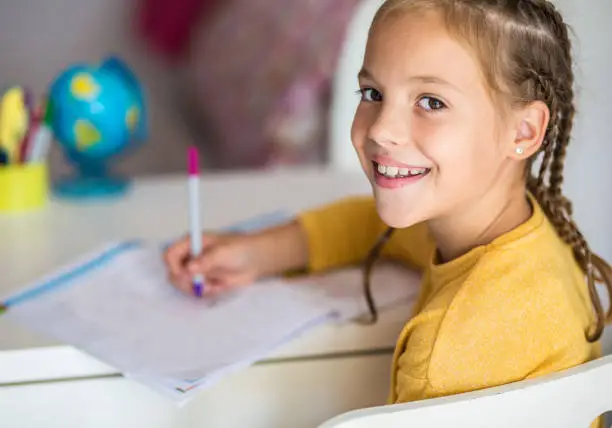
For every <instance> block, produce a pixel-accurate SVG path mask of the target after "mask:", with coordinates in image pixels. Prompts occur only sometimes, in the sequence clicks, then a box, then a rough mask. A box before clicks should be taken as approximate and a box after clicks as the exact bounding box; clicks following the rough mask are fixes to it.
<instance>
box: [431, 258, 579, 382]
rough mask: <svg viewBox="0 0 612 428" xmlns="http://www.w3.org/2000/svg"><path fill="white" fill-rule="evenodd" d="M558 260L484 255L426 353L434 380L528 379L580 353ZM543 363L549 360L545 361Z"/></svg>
mask: <svg viewBox="0 0 612 428" xmlns="http://www.w3.org/2000/svg"><path fill="white" fill-rule="evenodd" d="M566 272H567V269H566V268H564V266H563V257H557V256H556V255H548V256H547V255H546V254H542V255H540V258H537V257H528V255H525V254H521V252H520V251H518V250H515V249H510V250H505V251H504V250H493V251H490V252H486V253H485V254H484V255H483V257H482V259H481V260H480V261H479V262H478V263H477V265H476V266H475V267H474V269H473V271H472V272H471V273H470V275H469V276H468V278H467V279H466V281H465V282H464V284H463V285H462V286H461V287H460V288H459V290H458V291H457V294H456V295H455V297H454V299H453V301H452V303H451V305H450V306H449V307H448V310H447V312H446V314H445V316H444V319H443V321H442V323H441V325H440V329H439V332H438V338H437V340H436V343H435V345H434V349H433V351H432V358H431V364H430V374H431V376H432V379H434V380H435V379H438V380H440V379H455V380H456V381H457V382H458V384H459V385H458V387H459V388H461V387H465V388H467V387H468V386H469V385H468V384H469V383H470V382H473V383H475V384H477V385H480V386H482V387H486V386H491V385H492V384H502V383H507V382H512V381H516V380H520V379H523V378H526V377H528V376H529V375H530V374H532V373H534V372H536V371H537V370H539V369H540V368H541V366H542V365H543V364H548V362H550V360H551V359H555V358H562V357H561V356H563V355H568V354H569V353H571V354H572V355H574V354H575V353H577V352H578V353H580V352H583V350H584V349H586V346H587V343H586V341H585V331H584V322H583V317H582V316H581V314H580V313H579V312H578V311H576V306H577V305H576V304H575V302H572V301H571V299H572V295H571V293H568V289H571V288H572V287H574V285H572V284H568V282H572V281H574V279H573V278H574V276H572V275H566ZM547 361H548V362H547Z"/></svg>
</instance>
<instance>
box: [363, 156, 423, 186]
mask: <svg viewBox="0 0 612 428" xmlns="http://www.w3.org/2000/svg"><path fill="white" fill-rule="evenodd" d="M372 165H373V167H374V181H375V182H376V184H377V185H378V186H380V187H383V188H387V189H397V188H400V187H404V186H406V185H408V184H411V183H415V182H417V181H419V180H420V179H422V178H423V177H425V176H427V174H429V172H430V171H431V168H425V167H416V166H408V165H405V166H398V165H388V164H387V165H385V164H382V163H378V162H376V161H372Z"/></svg>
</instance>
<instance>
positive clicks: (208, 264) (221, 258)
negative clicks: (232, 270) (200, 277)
mask: <svg viewBox="0 0 612 428" xmlns="http://www.w3.org/2000/svg"><path fill="white" fill-rule="evenodd" d="M203 248H204V251H203V252H202V254H200V255H199V256H197V257H194V258H193V259H192V260H190V261H189V263H188V264H187V270H188V272H189V273H190V274H198V273H199V274H206V273H207V272H210V270H212V269H215V268H217V267H222V266H223V265H224V264H225V263H226V259H227V248H225V247H223V246H217V245H215V243H214V242H213V243H209V245H208V246H207V247H204V246H203Z"/></svg>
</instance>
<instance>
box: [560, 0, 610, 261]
mask: <svg viewBox="0 0 612 428" xmlns="http://www.w3.org/2000/svg"><path fill="white" fill-rule="evenodd" d="M555 3H556V4H557V5H558V6H559V8H560V9H561V11H562V12H563V14H564V16H565V18H566V21H567V22H568V23H569V24H570V26H572V28H573V30H574V33H575V36H576V40H575V42H574V47H575V55H576V56H575V58H576V72H577V91H578V99H577V107H578V116H577V119H576V128H575V130H574V141H572V144H571V146H570V149H569V151H568V158H567V164H566V167H567V168H566V171H567V173H566V181H565V189H566V194H567V195H568V196H569V197H570V198H571V200H572V201H573V202H574V211H575V217H576V221H577V222H578V225H579V226H580V228H581V229H582V231H583V233H584V234H585V235H586V237H587V238H588V240H589V242H590V244H591V246H592V248H593V250H595V251H596V252H600V255H602V256H603V257H604V258H606V259H607V260H609V261H611V262H612V166H611V165H610V161H611V160H612V103H611V102H610V100H612V83H611V80H612V1H610V0H588V1H580V0H556V1H555Z"/></svg>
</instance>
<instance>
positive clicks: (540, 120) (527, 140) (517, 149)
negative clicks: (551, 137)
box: [509, 101, 550, 160]
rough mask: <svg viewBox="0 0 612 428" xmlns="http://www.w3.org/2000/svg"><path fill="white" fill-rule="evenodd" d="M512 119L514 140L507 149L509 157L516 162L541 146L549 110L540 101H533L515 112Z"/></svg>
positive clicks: (527, 156)
mask: <svg viewBox="0 0 612 428" xmlns="http://www.w3.org/2000/svg"><path fill="white" fill-rule="evenodd" d="M514 117H515V124H516V125H515V130H514V135H515V138H514V141H513V143H512V145H511V147H509V151H510V154H509V155H510V157H512V158H514V159H517V160H522V159H527V158H529V157H531V156H532V155H533V154H534V153H537V151H538V150H540V147H541V146H542V142H543V141H544V137H545V136H546V129H547V127H548V121H549V120H550V110H549V109H548V106H547V105H546V104H545V103H543V102H542V101H534V102H532V103H530V104H528V105H527V106H525V107H522V108H521V109H520V110H517V111H516V113H515V115H514Z"/></svg>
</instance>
